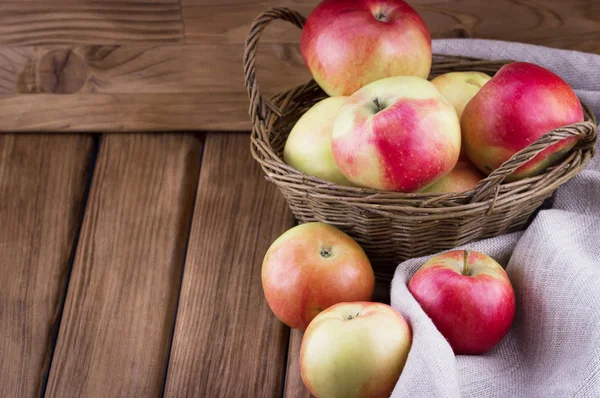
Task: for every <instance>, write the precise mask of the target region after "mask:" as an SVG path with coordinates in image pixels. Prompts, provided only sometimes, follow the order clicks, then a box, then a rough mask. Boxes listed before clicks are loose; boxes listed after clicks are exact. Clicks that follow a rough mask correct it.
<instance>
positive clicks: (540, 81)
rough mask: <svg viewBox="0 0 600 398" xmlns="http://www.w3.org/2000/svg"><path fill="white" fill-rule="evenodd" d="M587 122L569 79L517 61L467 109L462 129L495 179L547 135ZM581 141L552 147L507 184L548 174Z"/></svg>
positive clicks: (468, 147)
mask: <svg viewBox="0 0 600 398" xmlns="http://www.w3.org/2000/svg"><path fill="white" fill-rule="evenodd" d="M583 120H584V117H583V109H582V107H581V103H580V102H579V99H578V98H577V95H575V92H574V91H573V89H572V88H571V87H570V86H569V85H568V84H567V83H566V82H565V81H564V80H562V79H561V78H560V77H558V76H557V75H555V74H554V73H552V72H550V71H549V70H547V69H544V68H542V67H541V66H538V65H534V64H530V63H526V62H513V63H510V64H508V65H505V66H503V67H502V68H501V69H500V70H499V71H498V73H496V75H495V76H494V77H493V78H492V80H490V81H489V82H488V83H486V84H485V85H484V86H483V87H482V88H481V90H479V92H478V93H477V94H476V95H475V97H473V99H472V100H471V101H470V102H469V103H468V104H467V106H466V108H465V110H464V112H463V116H462V119H461V125H462V134H463V139H464V146H465V151H466V152H467V155H468V156H469V159H471V161H472V162H473V163H474V164H475V166H477V168H479V170H481V171H483V172H484V173H486V174H489V173H490V172H492V171H493V170H495V169H497V168H498V167H500V165H501V164H502V163H504V162H505V161H507V160H508V159H510V157H511V156H512V155H514V154H515V153H517V152H518V151H520V150H521V149H523V148H525V147H527V146H528V145H530V144H532V143H533V142H535V141H536V140H537V139H538V138H540V137H541V136H543V135H544V134H546V133H548V132H550V131H551V130H554V129H556V128H559V127H563V126H566V125H569V124H572V123H577V122H581V121H583ZM576 142H577V137H572V138H568V139H566V140H563V141H561V142H558V143H556V144H554V145H552V146H550V147H549V148H547V149H545V150H544V151H542V152H541V153H539V154H538V155H537V156H536V157H534V158H533V159H532V160H530V161H529V162H527V163H525V164H524V165H523V166H521V167H519V168H518V169H517V170H515V172H514V173H513V174H511V175H510V176H508V178H507V179H506V180H507V181H515V180H518V179H521V178H524V177H530V176H534V175H536V174H538V173H540V172H542V171H543V170H544V169H546V168H547V167H548V166H550V165H551V164H552V163H553V162H555V161H557V160H558V159H560V158H562V157H563V156H564V155H565V154H566V153H567V152H568V151H569V150H570V149H571V148H572V147H573V146H574V145H575V144H576Z"/></svg>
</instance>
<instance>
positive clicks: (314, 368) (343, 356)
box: [300, 302, 412, 398]
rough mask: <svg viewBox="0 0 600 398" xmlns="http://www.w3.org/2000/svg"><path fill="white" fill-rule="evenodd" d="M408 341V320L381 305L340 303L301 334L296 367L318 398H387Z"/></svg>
mask: <svg viewBox="0 0 600 398" xmlns="http://www.w3.org/2000/svg"><path fill="white" fill-rule="evenodd" d="M411 344H412V333H411V330H410V327H409V326H408V324H407V323H406V320H405V319H404V318H403V317H402V315H400V314H399V313H398V312H396V311H395V310H394V309H393V308H392V307H390V306H388V305H385V304H381V303H366V302H356V303H342V304H337V305H334V306H333V307H330V308H329V309H327V310H325V311H323V312H322V313H320V314H319V315H317V317H316V318H315V319H314V320H313V321H312V322H311V324H310V325H309V326H308V329H307V330H306V333H304V337H303V339H302V348H301V349H300V371H301V374H302V380H303V381H304V384H305V385H306V387H307V388H308V390H309V391H310V392H311V393H312V394H313V395H314V396H316V397H317V398H332V397H340V398H341V397H343V398H355V397H356V398H358V397H364V398H380V397H381V398H388V397H389V396H390V394H391V393H392V390H393V389H394V386H395V385H396V382H397V381H398V378H399V377H400V374H401V373H402V369H403V368H404V364H405V363H406V358H407V357H408V352H409V350H410V346H411Z"/></svg>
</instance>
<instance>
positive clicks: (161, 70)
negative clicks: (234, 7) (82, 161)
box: [0, 44, 310, 132]
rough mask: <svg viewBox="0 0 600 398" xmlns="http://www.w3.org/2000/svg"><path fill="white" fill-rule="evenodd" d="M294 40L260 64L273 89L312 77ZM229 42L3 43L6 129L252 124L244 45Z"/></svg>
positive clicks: (0, 113) (0, 74)
mask: <svg viewBox="0 0 600 398" xmlns="http://www.w3.org/2000/svg"><path fill="white" fill-rule="evenodd" d="M293 48H294V47H288V46H286V45H278V44H272V45H271V47H270V48H265V50H263V51H264V52H261V56H260V58H259V60H258V67H259V68H260V70H261V72H260V76H261V82H263V83H264V86H265V87H266V88H268V89H267V90H266V92H267V93H275V92H279V91H283V90H285V89H287V88H291V87H292V86H294V85H296V84H300V83H303V82H305V81H307V80H308V79H309V77H310V76H309V73H308V71H307V70H306V69H305V68H304V66H303V64H302V59H301V56H300V53H299V52H297V51H295V50H294V51H292V49H293ZM229 50H230V51H224V50H223V48H222V47H220V46H213V45H193V46H191V45H190V46H183V45H180V46H153V45H145V46H142V45H140V46H61V47H44V46H41V47H18V48H13V47H7V46H3V47H0V118H1V119H2V120H3V123H2V124H0V131H111V132H118V131H149V130H151V131H161V130H163V131H164V130H200V129H204V130H209V129H229V130H243V129H248V128H249V127H250V121H249V118H248V116H247V115H248V99H247V95H246V92H245V88H244V81H243V74H242V64H241V57H240V54H241V52H242V51H243V46H242V45H235V46H233V48H230V49H229ZM2 62H4V63H5V64H7V65H9V67H2ZM65 94H68V95H65Z"/></svg>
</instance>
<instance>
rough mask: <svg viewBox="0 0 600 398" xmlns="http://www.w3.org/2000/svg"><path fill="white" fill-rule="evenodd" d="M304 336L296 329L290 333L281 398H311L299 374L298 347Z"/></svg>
mask: <svg viewBox="0 0 600 398" xmlns="http://www.w3.org/2000/svg"><path fill="white" fill-rule="evenodd" d="M303 336H304V334H303V333H302V332H301V331H299V330H296V329H292V330H291V331H290V344H289V347H288V358H287V370H286V372H285V387H284V392H283V398H311V397H312V395H311V394H310V392H308V390H307V389H306V387H304V382H303V381H302V375H301V374H300V347H301V346H302V337H303Z"/></svg>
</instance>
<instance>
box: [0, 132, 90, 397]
mask: <svg viewBox="0 0 600 398" xmlns="http://www.w3.org/2000/svg"><path fill="white" fill-rule="evenodd" d="M92 149H93V140H92V138H91V137H89V136H83V135H82V136H54V137H48V136H34V135H27V136H14V135H3V136H0V198H1V199H0V270H1V272H2V279H1V280H2V288H0V396H2V397H24V398H27V397H39V396H40V393H41V390H42V385H43V383H44V380H45V378H46V374H47V368H48V365H49V362H50V358H51V356H52V350H53V348H54V343H55V339H56V331H57V328H58V322H59V314H60V310H61V306H62V303H63V297H64V289H65V287H66V282H67V276H68V273H69V271H70V269H71V261H70V258H71V253H72V249H73V246H74V243H75V240H76V235H77V231H78V228H79V220H80V216H81V212H82V203H83V198H84V194H85V189H86V185H87V184H86V182H87V176H88V173H89V171H90V167H91V161H90V160H91V155H92Z"/></svg>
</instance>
